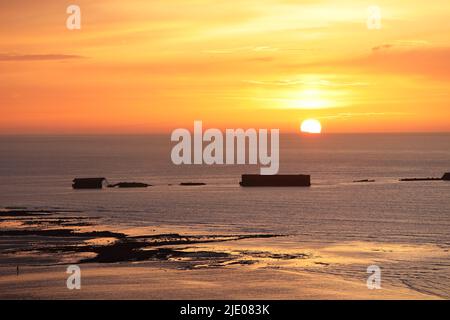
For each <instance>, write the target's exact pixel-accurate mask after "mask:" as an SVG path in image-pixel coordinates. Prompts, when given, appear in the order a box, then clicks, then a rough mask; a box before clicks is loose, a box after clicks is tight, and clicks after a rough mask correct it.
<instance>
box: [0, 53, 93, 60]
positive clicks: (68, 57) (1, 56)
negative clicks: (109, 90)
mask: <svg viewBox="0 0 450 320" xmlns="http://www.w3.org/2000/svg"><path fill="white" fill-rule="evenodd" d="M83 58H85V57H83V56H79V55H73V54H0V61H51V60H72V59H83Z"/></svg>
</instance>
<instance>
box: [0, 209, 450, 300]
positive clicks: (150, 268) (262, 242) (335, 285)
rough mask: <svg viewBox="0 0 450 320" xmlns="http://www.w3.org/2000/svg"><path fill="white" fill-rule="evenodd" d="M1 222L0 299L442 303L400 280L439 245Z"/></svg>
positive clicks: (60, 220)
mask: <svg viewBox="0 0 450 320" xmlns="http://www.w3.org/2000/svg"><path fill="white" fill-rule="evenodd" d="M0 219H1V222H0V248H1V249H2V252H1V254H0V287H1V288H4V290H2V291H1V292H0V298H2V299H45V298H50V299H439V298H446V296H445V294H444V295H443V294H442V293H441V292H436V291H429V290H427V289H426V286H423V287H420V288H418V287H415V286H412V285H411V284H410V283H409V282H408V277H407V276H405V275H404V274H402V273H401V272H404V271H403V270H405V266H404V265H402V264H405V263H408V264H411V265H418V266H420V265H421V263H422V261H423V260H427V259H443V260H445V259H448V255H449V253H448V252H447V251H445V250H444V249H442V248H439V247H437V246H435V245H405V244H402V245H399V244H386V243H376V242H370V243H369V242H347V243H325V244H312V243H299V242H298V240H297V239H296V238H295V237H293V236H290V235H281V234H210V233H205V232H202V231H201V230H200V229H196V230H193V229H189V228H174V227H163V226H152V227H143V228H139V229H137V228H133V229H126V228H117V227H116V228H113V227H111V226H107V225H102V224H101V223H100V221H99V220H98V219H97V218H96V217H86V216H83V215H82V213H78V212H64V211H52V210H49V211H45V210H40V211H32V210H26V209H5V210H2V211H0ZM70 264H77V265H79V266H80V268H81V272H82V280H81V282H82V287H81V290H69V289H67V287H66V280H67V277H68V276H69V275H68V274H66V269H67V266H68V265H70ZM372 264H377V265H380V266H381V267H382V270H383V273H382V289H380V290H369V289H368V288H367V286H366V280H367V277H368V274H367V273H366V269H367V267H368V266H369V265H372ZM17 266H19V274H17ZM384 270H386V272H384ZM444 285H445V283H444Z"/></svg>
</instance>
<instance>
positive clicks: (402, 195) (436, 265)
mask: <svg viewBox="0 0 450 320" xmlns="http://www.w3.org/2000/svg"><path fill="white" fill-rule="evenodd" d="M280 143H281V150H280V173H307V174H311V175H312V183H313V186H312V187H311V188H241V187H239V184H238V182H239V180H240V175H241V174H242V173H258V172H259V167H258V166H175V165H173V164H172V162H171V160H170V151H171V147H172V145H171V142H170V138H169V136H65V137H61V136H46V137H44V136H40V137H37V136H34V137H26V136H22V137H11V136H9V137H6V136H3V137H0V181H1V182H0V207H26V208H43V209H50V208H61V209H72V210H80V211H83V212H84V214H87V215H92V216H96V217H101V218H102V219H103V221H104V223H105V224H108V225H113V226H117V227H118V228H121V227H124V228H126V227H134V226H138V227H143V226H155V225H169V226H170V225H171V226H174V227H176V226H183V227H186V226H187V227H192V228H197V229H201V230H204V231H208V232H217V233H219V232H227V233H247V232H252V233H256V232H258V233H259V232H264V233H274V234H286V235H290V236H291V237H290V238H289V239H290V240H286V242H285V245H286V246H292V245H293V246H294V247H295V248H302V247H303V246H306V245H308V244H309V245H316V244H319V245H323V244H325V245H326V244H329V245H333V244H339V243H356V242H363V243H364V242H365V243H369V242H372V243H386V244H394V245H401V246H402V245H413V246H416V245H418V246H422V245H424V246H427V245H430V244H431V245H436V246H438V247H439V248H440V249H439V250H438V251H439V252H440V253H438V255H437V256H436V257H430V258H424V259H417V257H416V258H412V257H411V258H406V259H404V258H403V259H396V258H394V259H393V261H382V263H383V268H384V269H383V270H385V271H384V273H383V279H385V280H386V279H388V280H387V281H390V282H392V283H393V284H395V283H401V284H403V285H406V286H409V287H411V288H413V289H415V290H418V291H421V292H424V293H430V294H434V295H437V296H440V297H444V298H450V255H449V254H448V250H449V247H450V182H446V181H430V182H399V181H398V179H399V178H402V177H405V178H406V177H441V176H442V175H443V173H444V172H449V171H450V134H363V135H322V136H317V137H314V136H310V137H301V136H295V135H291V136H281V140H280ZM97 176H101V177H107V178H108V180H109V182H120V181H137V182H147V183H150V184H153V185H154V186H153V187H150V188H147V189H103V190H84V191H80V190H72V188H71V181H72V179H73V178H74V177H97ZM358 179H375V180H376V182H375V183H353V180H358ZM180 182H205V183H207V185H206V186H198V187H182V186H179V185H178V184H179V183H180ZM289 241H290V242H289ZM355 241H356V242H355ZM355 248H358V246H356V247H355ZM361 250H363V249H361ZM362 254H364V253H362ZM324 270H325V271H324V272H326V273H335V274H338V275H342V276H344V277H345V276H348V277H355V276H357V277H359V278H361V281H365V277H366V274H365V268H363V267H361V266H360V265H354V264H341V265H333V267H332V268H325V269H324ZM314 272H317V271H314Z"/></svg>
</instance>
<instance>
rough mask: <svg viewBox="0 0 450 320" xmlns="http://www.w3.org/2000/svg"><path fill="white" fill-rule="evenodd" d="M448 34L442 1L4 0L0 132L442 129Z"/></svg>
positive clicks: (447, 8)
mask: <svg viewBox="0 0 450 320" xmlns="http://www.w3.org/2000/svg"><path fill="white" fill-rule="evenodd" d="M73 3H75V4H78V5H79V6H80V7H81V13H82V29H81V30H75V31H69V30H67V29H66V26H65V22H66V18H67V16H68V15H67V14H66V8H67V6H68V5H70V4H73ZM373 4H376V5H378V6H379V7H380V8H381V11H382V29H381V30H369V29H368V28H367V26H366V20H367V8H368V6H369V5H373ZM449 34H450V2H449V1H448V0H434V1H432V2H430V1H423V0H410V1H400V0H389V1H387V0H386V1H385V0H380V1H376V2H372V1H359V0H358V1H356V0H355V1H331V0H317V1H315V0H298V1H296V0H278V1H275V0H239V1H230V0H152V1H147V0H128V1H120V0H108V1H106V0H100V1H86V0H78V1H61V0H41V1H31V0H29V1H27V0H17V1H4V0H0V112H1V113H0V114H1V117H0V133H144V132H170V131H172V130H173V129H175V128H178V127H188V128H190V127H192V124H193V121H194V120H202V121H203V123H204V126H205V127H219V128H236V127H255V128H280V129H281V130H282V132H288V131H298V127H299V124H300V122H301V120H302V119H305V118H317V119H319V120H320V121H321V122H322V125H323V127H324V131H325V132H391V131H403V132H404V131H450V104H449V101H450V99H449V98H450V90H449V89H450V37H449Z"/></svg>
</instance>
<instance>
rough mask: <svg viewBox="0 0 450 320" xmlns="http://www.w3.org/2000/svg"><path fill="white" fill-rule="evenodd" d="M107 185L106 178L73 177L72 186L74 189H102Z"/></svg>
mask: <svg viewBox="0 0 450 320" xmlns="http://www.w3.org/2000/svg"><path fill="white" fill-rule="evenodd" d="M107 185H108V181H107V180H106V178H103V177H100V178H75V179H73V183H72V188H74V189H102V188H103V187H104V186H105V187H106V186H107Z"/></svg>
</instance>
